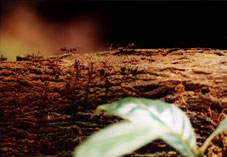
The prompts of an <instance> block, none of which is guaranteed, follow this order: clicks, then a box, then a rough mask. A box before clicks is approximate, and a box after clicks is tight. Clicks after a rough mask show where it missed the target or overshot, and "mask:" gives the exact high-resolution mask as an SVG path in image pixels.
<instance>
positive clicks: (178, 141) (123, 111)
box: [101, 97, 197, 157]
mask: <svg viewBox="0 0 227 157" xmlns="http://www.w3.org/2000/svg"><path fill="white" fill-rule="evenodd" d="M101 108H102V109H103V110H105V111H107V112H109V113H111V114H113V115H116V116H119V117H121V118H124V119H128V120H129V121H131V122H136V123H146V124H147V125H151V126H154V125H162V126H163V127H166V129H167V130H168V131H166V132H165V134H159V136H160V138H161V139H162V140H164V141H165V142H166V143H168V144H169V145H171V146H172V147H174V148H175V149H176V150H178V151H179V152H181V153H182V154H183V155H185V156H190V157H192V156H196V154H197V152H196V149H197V145H196V137H195V133H194V131H193V128H192V126H191V123H190V121H189V119H188V118H187V116H186V115H185V114H184V112H182V111H181V110H180V109H179V108H178V107H176V106H175V105H173V104H168V103H165V102H162V101H159V100H150V99H144V98H131V97H129V98H124V99H122V100H119V101H116V102H113V103H110V104H107V105H102V106H101Z"/></svg>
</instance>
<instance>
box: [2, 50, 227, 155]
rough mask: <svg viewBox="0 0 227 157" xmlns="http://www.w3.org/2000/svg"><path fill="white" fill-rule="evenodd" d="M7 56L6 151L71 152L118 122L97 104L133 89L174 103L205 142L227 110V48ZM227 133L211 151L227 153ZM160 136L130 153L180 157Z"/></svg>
mask: <svg viewBox="0 0 227 157" xmlns="http://www.w3.org/2000/svg"><path fill="white" fill-rule="evenodd" d="M19 59H20V60H22V61H14V62H12V61H4V62H0V140H1V142H0V156H71V153H72V151H73V149H74V147H75V146H77V145H78V144H79V143H80V142H81V141H83V140H84V139H85V138H87V136H88V135H90V134H91V133H93V132H95V131H97V130H99V129H100V128H103V127H104V126H106V125H108V124H111V123H114V122H117V121H119V119H118V118H116V117H113V116H111V115H108V114H106V113H102V114H101V115H99V116H96V117H95V118H94V119H90V116H91V114H92V113H93V111H94V109H95V108H96V107H97V106H98V105H100V104H104V103H107V102H113V101H115V100H118V99H120V98H124V97H127V96H134V97H146V98H152V99H161V100H163V101H166V102H170V103H175V104H176V105H177V106H179V107H180V108H182V109H183V110H184V111H185V112H186V113H187V115H188V116H189V118H190V120H191V122H192V125H193V127H194V128H195V131H196V133H197V139H198V144H199V145H201V144H202V142H204V140H205V139H206V138H207V137H208V136H209V135H210V134H211V133H212V131H213V130H214V129H215V128H216V127H217V125H218V124H219V122H220V121H221V120H222V119H223V118H224V116H226V114H227V51H226V50H212V49H200V48H198V49H196V48H195V49H124V50H116V51H109V52H100V53H93V54H84V55H81V54H65V55H60V56H55V57H50V58H46V59H45V58H42V57H34V56H28V57H25V58H19ZM226 148H227V135H226V134H224V133H223V134H221V135H220V136H219V138H216V139H215V140H213V142H212V144H211V145H210V147H209V149H208V151H207V152H206V154H207V155H208V156H215V155H216V156H225V155H226V151H227V150H226ZM177 154H178V153H176V151H175V150H173V149H172V148H170V147H168V146H167V145H166V144H165V143H164V142H162V141H155V142H154V143H152V144H149V145H148V146H145V147H144V148H142V149H140V150H138V151H136V152H134V153H132V154H131V155H129V156H138V157H139V156H176V155H177Z"/></svg>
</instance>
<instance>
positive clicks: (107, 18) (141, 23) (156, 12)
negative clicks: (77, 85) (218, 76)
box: [3, 0, 227, 49]
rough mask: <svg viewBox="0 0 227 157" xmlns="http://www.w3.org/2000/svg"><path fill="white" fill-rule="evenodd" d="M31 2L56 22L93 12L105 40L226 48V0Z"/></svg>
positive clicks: (38, 10)
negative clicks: (100, 20)
mask: <svg viewBox="0 0 227 157" xmlns="http://www.w3.org/2000/svg"><path fill="white" fill-rule="evenodd" d="M3 2H4V1H3ZM14 2H16V1H14ZM17 2H18V1H17ZM27 2H28V3H31V1H27ZM5 4H7V2H5ZM32 5H33V6H34V8H35V9H36V11H37V12H38V13H39V14H40V15H41V16H42V17H43V18H45V19H46V20H50V21H57V22H66V21H67V20H70V19H71V18H75V16H79V15H80V14H82V13H83V14H84V13H85V14H96V15H97V16H99V17H100V18H101V19H102V21H103V22H102V23H103V25H104V26H105V31H103V32H102V33H103V34H102V36H103V37H104V38H105V41H106V42H107V43H115V44H121V45H125V44H128V43H132V42H134V43H136V44H137V45H138V47H142V48H166V47H183V48H185V47H186V48H187V47H208V48H217V49H227V41H226V39H227V33H226V24H225V23H226V15H227V14H226V11H227V7H226V2H225V1H199V2H198V1H185V2H183V1H69V0H65V1H64V0H62V1H60V0H58V1H56V0H55V1H53V0H49V1H48V0H46V1H45V0H35V1H33V2H32Z"/></svg>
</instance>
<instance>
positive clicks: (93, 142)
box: [73, 121, 165, 157]
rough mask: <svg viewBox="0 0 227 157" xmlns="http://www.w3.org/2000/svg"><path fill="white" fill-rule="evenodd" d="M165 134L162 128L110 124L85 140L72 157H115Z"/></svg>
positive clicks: (136, 124)
mask: <svg viewBox="0 0 227 157" xmlns="http://www.w3.org/2000/svg"><path fill="white" fill-rule="evenodd" d="M162 132H165V129H163V128H162V126H151V125H146V124H144V123H131V122H127V121H125V122H120V123H117V124H112V125H110V126H108V127H106V128H104V129H102V130H100V131H98V132H96V133H95V134H93V135H92V136H91V137H89V138H88V139H87V140H85V141H84V142H83V143H82V144H81V145H80V146H78V147H77V148H76V149H75V152H74V155H73V156H74V157H116V156H122V155H125V154H128V153H131V152H133V151H135V150H136V149H138V148H140V147H141V146H144V145H146V144H148V143H150V142H151V141H152V140H154V139H157V138H158V134H160V133H162Z"/></svg>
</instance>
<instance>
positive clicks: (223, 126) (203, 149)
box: [199, 118, 227, 155]
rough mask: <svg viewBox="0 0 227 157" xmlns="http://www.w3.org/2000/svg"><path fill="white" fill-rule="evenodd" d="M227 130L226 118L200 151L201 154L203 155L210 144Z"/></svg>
mask: <svg viewBox="0 0 227 157" xmlns="http://www.w3.org/2000/svg"><path fill="white" fill-rule="evenodd" d="M226 130H227V118H225V119H224V120H223V121H222V122H221V124H220V125H219V126H218V128H217V129H216V130H215V131H214V132H213V133H212V134H211V135H210V136H209V137H208V138H207V139H206V141H205V142H204V144H203V145H202V147H200V149H199V154H200V155H203V154H204V152H205V151H206V149H207V147H208V146H209V143H210V142H211V141H212V139H213V138H214V137H215V136H217V135H218V134H220V133H221V132H223V131H226Z"/></svg>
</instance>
